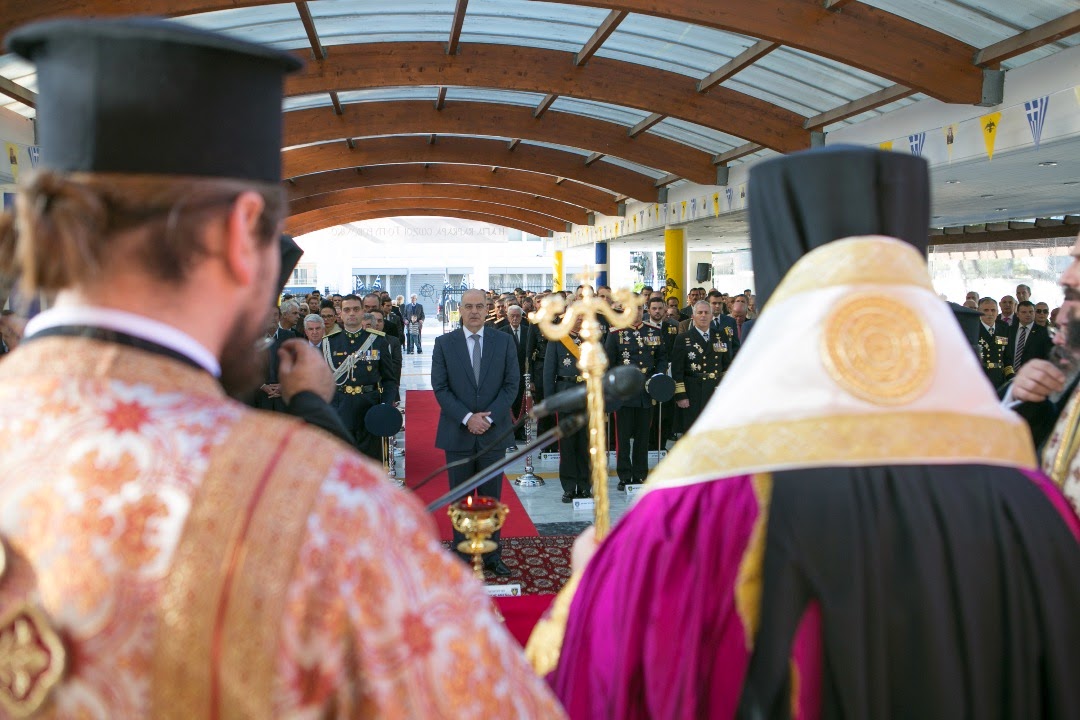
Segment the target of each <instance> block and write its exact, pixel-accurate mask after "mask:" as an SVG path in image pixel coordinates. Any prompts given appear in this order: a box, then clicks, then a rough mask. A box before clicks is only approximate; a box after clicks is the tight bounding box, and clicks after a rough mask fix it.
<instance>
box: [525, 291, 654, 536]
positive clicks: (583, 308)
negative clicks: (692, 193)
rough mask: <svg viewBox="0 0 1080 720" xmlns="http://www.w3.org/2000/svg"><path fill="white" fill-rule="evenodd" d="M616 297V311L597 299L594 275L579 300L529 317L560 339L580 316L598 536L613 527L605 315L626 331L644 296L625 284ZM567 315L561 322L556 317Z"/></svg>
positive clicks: (555, 303)
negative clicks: (602, 323)
mask: <svg viewBox="0 0 1080 720" xmlns="http://www.w3.org/2000/svg"><path fill="white" fill-rule="evenodd" d="M612 299H613V300H614V301H615V302H616V303H617V304H620V305H621V306H622V309H621V310H616V309H615V307H614V306H612V305H608V303H607V301H606V300H604V299H603V298H601V297H598V296H597V295H596V294H595V293H594V292H593V290H592V278H590V279H589V280H587V281H586V282H585V287H584V288H583V291H582V297H581V299H580V300H578V301H575V302H574V303H571V304H570V305H567V304H566V300H564V299H563V297H562V296H561V295H550V296H548V297H546V298H544V300H543V302H542V303H541V304H540V309H539V310H536V311H534V312H532V313H530V314H529V320H530V321H531V322H533V323H535V324H536V325H537V326H538V327H539V329H540V332H542V333H544V337H546V338H547V339H548V340H558V341H561V340H563V339H564V338H566V337H569V336H570V331H571V330H573V328H574V325H575V324H576V323H577V320H578V318H581V321H582V322H581V330H580V332H579V333H578V334H579V335H580V336H581V357H579V358H578V363H577V366H578V370H580V371H581V376H582V377H583V378H585V391H586V393H587V394H586V410H587V412H588V415H589V466H590V478H591V480H592V489H593V499H594V500H595V502H596V504H595V507H594V509H593V523H594V525H595V526H596V539H597V540H603V539H604V538H605V537H607V534H608V529H609V528H610V526H611V516H610V513H609V511H608V494H607V481H608V472H607V464H608V463H607V433H606V432H605V431H604V384H603V383H604V373H605V372H606V371H607V367H608V361H607V354H606V353H605V352H604V338H603V337H602V333H601V329H600V320H599V318H600V316H601V315H602V316H604V317H605V318H607V320H608V322H610V323H611V327H612V328H614V329H617V330H622V329H625V328H628V327H630V326H631V325H633V324H634V322H635V321H636V320H638V319H639V318H640V312H639V308H638V305H639V304H640V299H639V298H638V297H637V296H636V295H635V294H634V293H632V292H631V291H630V290H628V289H626V288H623V289H620V290H617V291H615V292H614V293H613V294H612ZM560 315H562V320H561V321H556V319H557V318H558V317H559V316H560Z"/></svg>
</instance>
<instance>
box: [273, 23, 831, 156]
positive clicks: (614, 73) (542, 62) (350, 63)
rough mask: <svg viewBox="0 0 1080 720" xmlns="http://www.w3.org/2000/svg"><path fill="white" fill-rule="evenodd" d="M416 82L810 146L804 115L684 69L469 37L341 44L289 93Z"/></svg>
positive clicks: (780, 146) (782, 146)
mask: <svg viewBox="0 0 1080 720" xmlns="http://www.w3.org/2000/svg"><path fill="white" fill-rule="evenodd" d="M309 54H310V53H308V52H304V53H302V56H303V57H304V58H307V57H308V56H309ZM415 85H441V86H459V87H481V88H499V89H504V90H518V91H523V92H533V93H543V94H545V95H560V96H568V97H575V98H580V99H584V100H592V101H596V102H603V103H609V104H612V105H623V106H626V107H632V108H636V109H638V110H644V111H646V112H649V113H663V114H664V115H667V116H670V117H674V118H678V119H680V120H685V121H687V122H692V123H697V124H698V125H702V126H704V127H708V128H712V129H714V130H719V131H721V132H725V133H727V134H729V135H734V136H736V137H740V138H746V139H747V140H749V141H751V142H755V143H758V144H759V145H762V146H763V147H767V148H771V149H773V150H776V151H778V152H792V151H794V150H802V149H804V148H807V147H809V146H810V133H809V132H808V131H806V130H804V129H803V122H804V121H805V120H806V118H805V117H803V116H802V115H799V114H798V113H795V112H792V111H790V110H785V109H784V108H782V107H780V106H778V105H774V104H772V103H769V102H766V101H764V100H758V99H757V98H754V97H751V96H750V95H747V94H745V93H741V92H737V91H735V90H730V89H728V88H725V87H722V86H716V87H714V88H712V89H711V90H710V91H709V92H707V93H700V92H698V91H697V81H696V80H695V79H694V78H692V77H689V76H686V75H680V74H679V73H674V72H668V71H666V70H658V69H655V68H651V67H648V66H645V65H640V64H636V63H630V62H625V61H622V60H611V59H608V58H602V57H593V58H592V59H590V60H589V62H588V63H587V64H586V65H583V66H581V67H577V66H575V65H574V53H568V52H560V51H557V50H544V49H540V48H532V47H521V46H517V45H484V44H477V43H468V44H463V45H461V47H460V48H459V49H458V53H457V54H456V55H447V54H446V49H445V47H444V45H443V43H436V42H424V43H404V42H401V43H364V44H359V45H340V46H335V47H334V48H333V51H332V52H330V53H329V54H328V55H327V57H326V59H325V60H319V61H312V62H308V63H307V65H306V66H305V67H304V69H303V70H301V71H300V72H299V73H297V74H295V75H292V76H290V77H289V78H288V79H287V80H286V84H285V91H286V94H288V95H309V94H315V93H323V92H338V93H340V92H345V91H348V90H358V89H363V88H376V87H400V86H415ZM344 107H345V111H346V112H348V106H347V105H346V106H344ZM537 114H540V113H537Z"/></svg>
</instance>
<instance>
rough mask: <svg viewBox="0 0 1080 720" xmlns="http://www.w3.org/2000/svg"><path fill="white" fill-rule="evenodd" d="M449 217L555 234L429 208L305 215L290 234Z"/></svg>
mask: <svg viewBox="0 0 1080 720" xmlns="http://www.w3.org/2000/svg"><path fill="white" fill-rule="evenodd" d="M410 216H415V217H449V218H458V219H459V220H476V221H478V222H486V223H491V224H493V225H502V226H503V227H509V228H514V229H516V230H521V231H522V232H527V233H530V234H532V235H537V236H539V237H550V236H551V234H552V233H551V231H550V230H548V229H547V228H544V227H540V226H539V225H533V224H532V223H527V222H523V221H521V220H518V219H516V218H513V217H508V216H506V215H504V214H489V213H484V212H476V211H473V210H461V209H456V208H439V209H433V208H428V207H412V208H381V209H371V208H370V207H369V208H368V209H367V210H363V209H359V208H357V209H348V210H343V211H342V212H340V213H330V212H326V211H320V212H319V213H315V214H309V213H305V218H304V219H303V221H296V222H293V223H292V224H291V225H290V226H289V228H288V230H287V232H289V233H290V234H291V235H294V236H296V235H305V234H307V233H310V232H315V231H316V230H323V229H325V228H328V227H333V226H335V225H344V224H346V223H351V222H362V221H364V220H378V219H380V218H388V217H410Z"/></svg>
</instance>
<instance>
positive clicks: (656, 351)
mask: <svg viewBox="0 0 1080 720" xmlns="http://www.w3.org/2000/svg"><path fill="white" fill-rule="evenodd" d="M643 312H644V306H643V305H641V304H640V303H639V304H638V307H637V313H638V317H637V321H636V322H635V323H634V325H632V326H631V327H629V328H627V329H625V330H612V331H611V332H609V333H608V336H607V340H606V341H605V343H604V348H605V350H606V351H607V356H608V362H609V363H610V364H611V366H612V367H614V366H615V365H632V366H634V367H637V368H638V369H640V370H641V372H642V374H643V375H644V376H645V377H647V378H649V377H652V376H653V375H655V374H656V373H663V372H667V368H668V353H667V348H666V347H665V345H664V338H663V335H661V332H660V328H658V327H654V326H652V325H646V324H644V323H643V322H642V313H643ZM652 404H653V400H652V398H650V397H649V395H648V394H647V393H646V392H645V390H644V389H643V390H642V391H641V393H640V394H639V395H638V397H636V398H631V399H630V400H627V401H625V402H624V403H623V404H622V406H621V407H619V409H618V410H617V411H616V412H615V432H616V438H617V439H616V446H617V452H616V457H617V461H616V464H615V468H616V470H617V472H618V473H619V489H620V490H624V489H626V486H627V485H631V484H633V485H636V484H638V483H643V482H645V477H646V476H647V475H648V474H649V421H650V420H651V419H652ZM631 443H633V448H631Z"/></svg>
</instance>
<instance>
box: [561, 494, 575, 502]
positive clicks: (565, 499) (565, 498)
mask: <svg viewBox="0 0 1080 720" xmlns="http://www.w3.org/2000/svg"><path fill="white" fill-rule="evenodd" d="M562 501H563V502H564V503H572V502H574V496H573V495H571V494H570V493H563V494H562Z"/></svg>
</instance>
